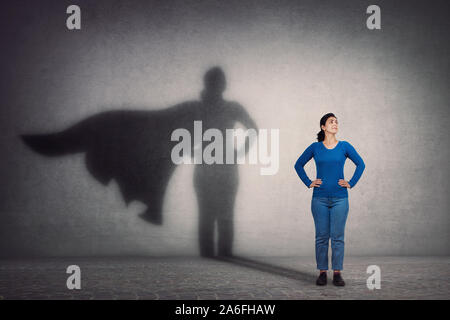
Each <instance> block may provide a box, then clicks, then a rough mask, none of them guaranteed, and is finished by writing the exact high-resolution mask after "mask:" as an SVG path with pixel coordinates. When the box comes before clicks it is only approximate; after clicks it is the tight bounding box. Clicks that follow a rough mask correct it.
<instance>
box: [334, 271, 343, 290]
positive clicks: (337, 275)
mask: <svg viewBox="0 0 450 320" xmlns="http://www.w3.org/2000/svg"><path fill="white" fill-rule="evenodd" d="M333 284H334V285H335V286H338V287H343V286H345V281H344V279H342V276H341V273H340V272H335V273H334V274H333Z"/></svg>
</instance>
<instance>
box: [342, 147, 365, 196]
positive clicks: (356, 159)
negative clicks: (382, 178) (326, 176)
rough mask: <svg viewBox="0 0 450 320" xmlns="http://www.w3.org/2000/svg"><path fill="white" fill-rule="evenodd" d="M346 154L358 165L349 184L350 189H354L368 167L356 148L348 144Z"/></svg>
mask: <svg viewBox="0 0 450 320" xmlns="http://www.w3.org/2000/svg"><path fill="white" fill-rule="evenodd" d="M345 153H346V156H347V157H349V158H350V159H351V160H352V161H353V163H354V164H355V165H356V169H355V173H354V174H353V177H352V178H351V179H350V181H349V182H348V184H349V185H350V188H353V187H354V186H355V185H356V183H357V182H358V180H359V178H361V175H362V173H363V171H364V169H365V167H366V165H365V163H364V161H363V159H362V158H361V157H360V156H359V154H358V152H356V150H355V148H353V146H352V145H351V144H350V143H349V142H347V143H346V146H345Z"/></svg>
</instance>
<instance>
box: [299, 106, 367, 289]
mask: <svg viewBox="0 0 450 320" xmlns="http://www.w3.org/2000/svg"><path fill="white" fill-rule="evenodd" d="M320 128H321V130H320V132H319V133H318V134H317V140H318V142H313V143H312V144H311V145H310V146H309V147H308V148H306V150H305V151H304V152H303V153H302V155H301V156H300V157H299V158H298V160H297V162H296V163H295V171H297V174H298V176H299V177H300V179H301V180H302V181H303V183H304V184H305V185H306V186H307V187H308V188H312V187H314V191H313V196H312V200H311V211H312V215H313V218H314V224H315V229H316V230H315V232H316V243H315V250H316V262H317V269H319V270H320V273H319V277H318V278H317V281H316V284H317V285H326V284H327V270H328V246H329V239H330V238H331V248H332V259H331V264H332V268H333V270H334V272H333V284H334V285H336V286H344V285H345V281H344V279H342V275H341V270H342V269H343V262H344V229H345V222H346V220H347V214H348V210H349V205H348V191H347V188H353V187H354V186H355V185H356V183H357V182H358V180H359V178H361V175H362V173H363V171H364V168H365V164H364V161H363V160H362V158H361V157H360V156H359V154H358V153H357V152H356V150H355V149H354V148H353V146H352V145H351V144H350V143H349V142H347V141H338V140H336V133H337V131H338V120H337V118H336V116H335V115H334V114H333V113H327V114H326V115H324V116H323V117H322V119H320ZM312 157H314V160H315V163H316V168H317V179H316V180H314V181H311V180H310V179H309V178H308V176H307V175H306V172H305V170H304V168H303V167H304V166H305V164H306V163H307V162H308V161H309V160H310V159H311V158H312ZM347 157H348V158H350V159H351V160H352V161H353V162H354V163H355V165H356V170H355V172H354V174H353V177H352V178H351V179H350V181H346V180H344V163H345V160H346V159H347Z"/></svg>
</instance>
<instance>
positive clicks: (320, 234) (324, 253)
mask: <svg viewBox="0 0 450 320" xmlns="http://www.w3.org/2000/svg"><path fill="white" fill-rule="evenodd" d="M348 209H349V206H348V198H335V197H313V198H312V200H311V211H312V214H313V217H314V224H315V227H316V262H317V269H319V270H328V246H329V239H330V238H331V249H332V255H331V265H332V268H333V270H342V269H343V263H344V230H345V222H346V220H347V214H348Z"/></svg>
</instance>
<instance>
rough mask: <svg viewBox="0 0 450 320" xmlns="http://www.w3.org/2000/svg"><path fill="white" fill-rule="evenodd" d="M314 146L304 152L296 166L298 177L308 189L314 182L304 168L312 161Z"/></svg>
mask: <svg viewBox="0 0 450 320" xmlns="http://www.w3.org/2000/svg"><path fill="white" fill-rule="evenodd" d="M313 146H314V143H311V145H310V146H309V147H308V148H306V150H305V151H303V153H302V155H301V156H300V157H299V158H298V159H297V161H296V162H295V165H294V168H295V171H296V172H297V174H298V176H299V177H300V179H301V180H302V181H303V183H304V184H305V185H306V186H307V187H308V188H309V186H310V185H311V183H312V181H311V179H309V178H308V175H307V174H306V172H305V169H304V168H303V167H304V166H305V164H306V163H307V162H308V161H309V160H311V158H312V157H313V155H314V152H313V148H314V147H313Z"/></svg>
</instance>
